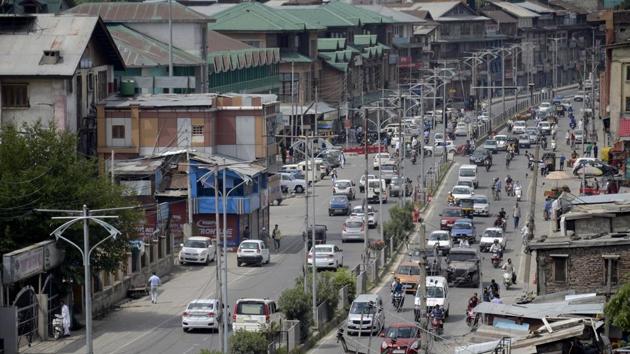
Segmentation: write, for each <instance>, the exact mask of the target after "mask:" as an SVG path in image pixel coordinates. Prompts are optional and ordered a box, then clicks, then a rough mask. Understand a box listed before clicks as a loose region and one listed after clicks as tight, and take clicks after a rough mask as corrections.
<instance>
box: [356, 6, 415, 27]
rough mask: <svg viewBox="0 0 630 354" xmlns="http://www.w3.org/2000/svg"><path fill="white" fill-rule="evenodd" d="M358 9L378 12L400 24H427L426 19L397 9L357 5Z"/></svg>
mask: <svg viewBox="0 0 630 354" xmlns="http://www.w3.org/2000/svg"><path fill="white" fill-rule="evenodd" d="M357 6H358V7H360V8H362V9H366V10H370V11H372V12H376V13H379V14H382V15H384V16H389V17H391V18H393V19H394V21H396V22H398V23H423V22H426V21H425V20H424V19H421V18H420V17H416V16H414V15H411V14H408V13H404V12H402V11H397V10H395V9H392V8H389V7H386V6H383V5H357Z"/></svg>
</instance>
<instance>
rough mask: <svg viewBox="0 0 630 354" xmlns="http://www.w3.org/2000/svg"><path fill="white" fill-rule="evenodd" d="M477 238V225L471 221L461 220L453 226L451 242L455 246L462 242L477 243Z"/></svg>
mask: <svg viewBox="0 0 630 354" xmlns="http://www.w3.org/2000/svg"><path fill="white" fill-rule="evenodd" d="M476 236H477V232H476V229H475V224H474V223H473V221H472V220H470V219H459V220H457V221H455V222H454V223H453V226H451V240H452V241H453V243H454V244H457V243H458V242H459V241H460V240H467V241H468V242H469V243H475V239H476Z"/></svg>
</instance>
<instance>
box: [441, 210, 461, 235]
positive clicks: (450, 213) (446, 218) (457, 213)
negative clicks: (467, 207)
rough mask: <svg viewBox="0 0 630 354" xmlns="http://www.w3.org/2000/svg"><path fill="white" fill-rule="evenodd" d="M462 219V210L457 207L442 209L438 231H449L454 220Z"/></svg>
mask: <svg viewBox="0 0 630 354" xmlns="http://www.w3.org/2000/svg"><path fill="white" fill-rule="evenodd" d="M463 217H464V214H463V213H462V209H461V208H458V207H448V208H444V209H443V210H442V212H441V213H440V229H441V230H450V229H451V227H452V226H453V223H454V222H455V220H458V219H461V218H463Z"/></svg>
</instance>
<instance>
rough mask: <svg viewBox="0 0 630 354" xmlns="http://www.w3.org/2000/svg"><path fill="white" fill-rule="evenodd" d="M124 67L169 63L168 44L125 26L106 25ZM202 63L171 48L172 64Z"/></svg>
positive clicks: (199, 59) (175, 48)
mask: <svg viewBox="0 0 630 354" xmlns="http://www.w3.org/2000/svg"><path fill="white" fill-rule="evenodd" d="M107 29H108V30H109V33H111V35H112V37H113V38H114V41H115V42H116V46H117V47H118V50H119V51H120V54H121V55H122V57H123V59H124V61H125V65H126V66H127V67H130V68H137V67H151V66H164V65H168V63H169V55H168V44H167V43H163V42H161V41H158V40H157V39H153V38H151V37H149V36H147V35H145V34H143V33H140V32H137V31H135V30H133V29H131V28H129V27H127V26H125V25H121V24H109V25H107ZM202 63H203V61H202V60H201V58H198V57H196V56H194V55H192V54H190V53H188V52H186V51H184V50H182V49H179V48H177V47H175V46H173V64H174V65H176V66H196V65H201V64H202Z"/></svg>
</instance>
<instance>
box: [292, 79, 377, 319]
mask: <svg viewBox="0 0 630 354" xmlns="http://www.w3.org/2000/svg"><path fill="white" fill-rule="evenodd" d="M315 95H317V91H315ZM315 107H317V104H316V105H315ZM315 119H317V108H315ZM313 144H314V139H311V173H312V177H313V181H315V156H314V155H315V149H314V146H313ZM305 161H308V160H305ZM306 166H307V169H306V174H308V163H307V164H306ZM307 190H308V186H307ZM311 190H312V191H313V227H312V228H311V238H312V241H311V242H312V243H313V258H312V259H313V267H312V269H311V270H312V272H313V277H312V282H313V284H312V292H313V294H312V297H313V298H312V302H313V321H315V323H317V321H318V319H317V315H318V313H317V265H316V263H317V252H316V247H315V245H316V244H317V242H316V238H315V214H316V213H315V183H313V184H312V187H311ZM366 228H367V224H366ZM307 231H308V229H307ZM306 238H308V235H306ZM307 252H308V251H307ZM304 283H306V278H304Z"/></svg>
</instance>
